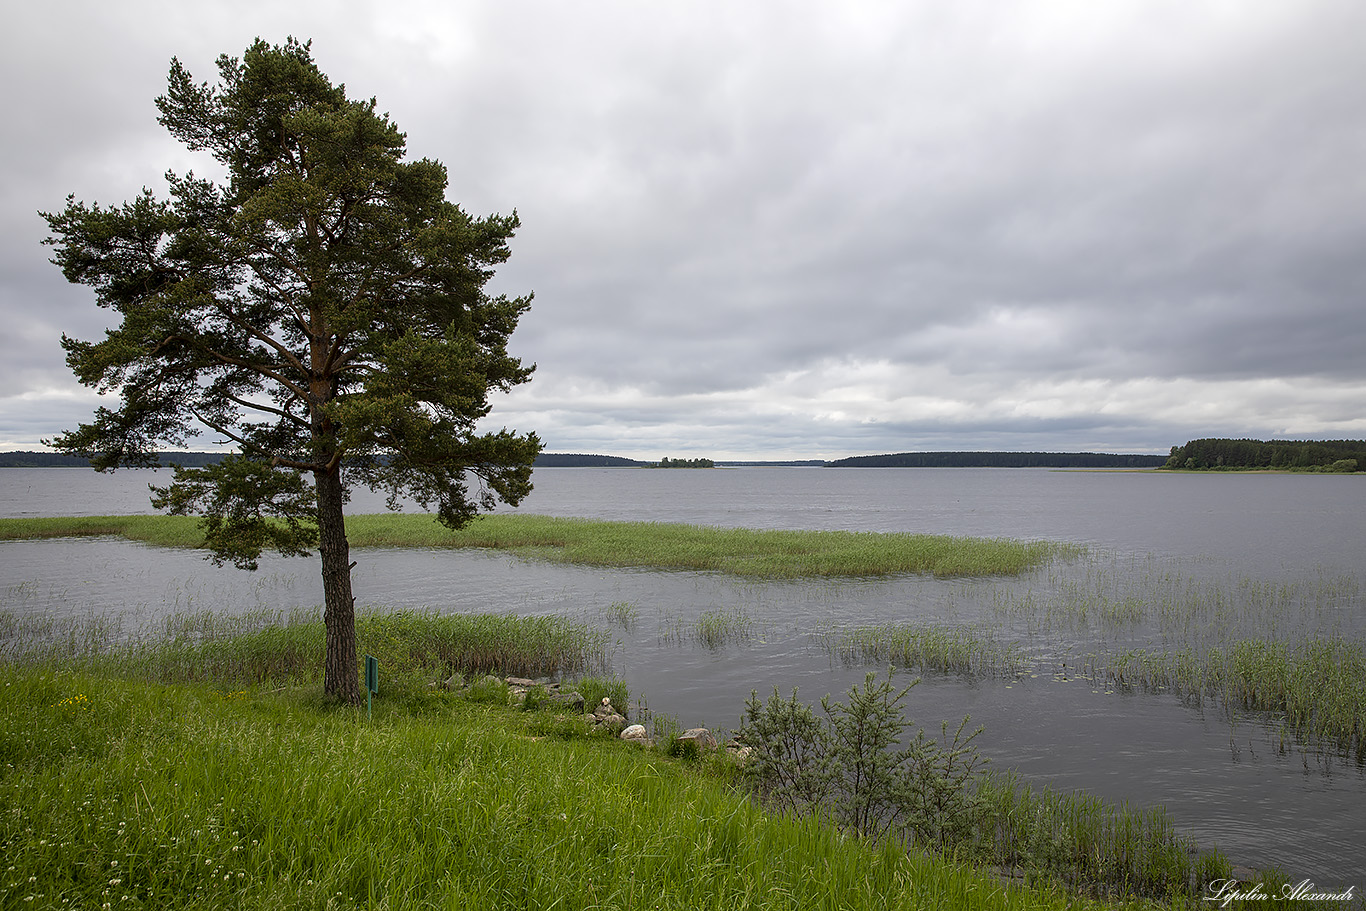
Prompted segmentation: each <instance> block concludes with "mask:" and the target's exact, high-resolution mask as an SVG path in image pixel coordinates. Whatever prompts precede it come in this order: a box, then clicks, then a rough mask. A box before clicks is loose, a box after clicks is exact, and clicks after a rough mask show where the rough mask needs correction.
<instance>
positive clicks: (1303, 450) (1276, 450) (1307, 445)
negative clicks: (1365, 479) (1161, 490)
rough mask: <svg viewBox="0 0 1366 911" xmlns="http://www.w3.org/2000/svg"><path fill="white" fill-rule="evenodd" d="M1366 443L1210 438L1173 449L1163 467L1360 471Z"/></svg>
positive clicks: (1353, 441) (1364, 463)
mask: <svg viewBox="0 0 1366 911" xmlns="http://www.w3.org/2000/svg"><path fill="white" fill-rule="evenodd" d="M1363 466H1366V440H1246V439H1243V440H1232V439H1222V438H1210V439H1200V440H1191V441H1189V442H1188V443H1186V444H1185V445H1184V446H1173V447H1172V451H1171V455H1170V456H1169V457H1168V458H1167V460H1166V463H1165V464H1164V465H1163V466H1162V467H1163V468H1166V469H1179V470H1184V471H1220V470H1234V469H1244V470H1246V469H1256V468H1261V469H1268V470H1270V469H1281V470H1285V471H1334V472H1353V471H1360V470H1361V469H1362V467H1363Z"/></svg>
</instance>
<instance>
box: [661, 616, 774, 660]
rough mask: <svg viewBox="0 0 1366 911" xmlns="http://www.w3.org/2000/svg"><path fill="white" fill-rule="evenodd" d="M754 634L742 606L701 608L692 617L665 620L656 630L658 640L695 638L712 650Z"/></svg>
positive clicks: (749, 639)
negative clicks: (700, 610) (662, 626)
mask: <svg viewBox="0 0 1366 911" xmlns="http://www.w3.org/2000/svg"><path fill="white" fill-rule="evenodd" d="M757 635H758V634H757V632H756V630H755V624H754V621H753V620H752V619H751V618H750V616H749V615H748V614H746V613H745V612H744V611H743V610H741V609H740V608H738V607H733V608H729V609H727V608H720V607H718V608H713V609H711V610H706V611H703V612H702V613H701V614H699V615H698V616H697V618H696V619H695V620H680V619H676V618H675V619H671V620H669V621H668V622H667V623H666V624H665V625H664V628H663V631H662V632H661V633H660V636H659V641H660V642H661V643H665V644H670V645H674V644H681V643H684V642H696V643H697V644H699V645H701V646H703V647H704V648H708V649H711V650H712V651H716V650H717V649H721V648H724V647H725V646H727V645H743V644H746V643H749V642H752V641H754V639H755V638H756V637H757Z"/></svg>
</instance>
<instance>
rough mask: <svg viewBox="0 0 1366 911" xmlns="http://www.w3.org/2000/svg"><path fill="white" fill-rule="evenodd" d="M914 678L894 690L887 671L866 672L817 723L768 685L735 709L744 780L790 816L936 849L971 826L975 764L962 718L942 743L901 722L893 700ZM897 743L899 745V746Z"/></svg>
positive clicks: (826, 703)
mask: <svg viewBox="0 0 1366 911" xmlns="http://www.w3.org/2000/svg"><path fill="white" fill-rule="evenodd" d="M918 682H919V680H918V679H917V680H915V681H913V682H912V683H911V684H910V685H908V686H906V687H903V688H901V689H899V690H898V689H896V688H894V687H893V686H892V681H891V674H890V673H889V674H888V676H887V678H886V679H885V680H878V679H877V675H876V674H871V673H870V674H869V675H868V676H867V677H866V678H865V680H864V684H863V687H862V688H861V689H860V688H859V687H858V686H857V685H855V686H854V687H852V688H851V689H850V690H849V694H848V703H847V704H846V703H841V702H834V701H832V700H831V699H830V697H829V696H826V697H825V698H824V699H822V700H821V709H822V712H823V717H822V716H820V715H817V714H816V713H815V712H814V711H813V710H812V709H811V707H810V706H808V705H806V704H805V703H803V702H801V701H800V700H798V698H797V691H796V690H793V691H792V697H791V698H790V699H783V698H782V697H781V696H779V695H778V691H777V690H776V689H775V690H774V691H773V695H772V696H771V697H770V698H769V699H768V701H767V702H766V703H761V702H760V701H759V697H758V694H757V693H752V694H751V695H750V698H749V701H748V702H747V703H746V705H745V715H744V718H743V719H742V720H741V725H740V729H739V730H738V731H737V733H736V739H737V740H738V741H739V742H740V743H742V744H743V745H744V746H746V747H749V749H750V750H751V753H750V757H749V761H748V763H747V765H746V775H747V777H748V779H749V781H750V783H751V786H753V787H754V788H755V789H756V790H757V791H758V792H759V793H760V794H761V795H763V796H764V798H765V799H766V800H768V801H769V802H770V803H772V804H774V805H775V806H778V807H780V808H782V809H786V810H791V811H793V812H796V813H829V814H830V815H831V816H832V817H833V818H834V820H835V821H836V822H837V823H838V824H840V825H842V826H846V827H848V828H851V829H853V830H855V831H858V832H860V833H862V834H864V835H868V836H872V837H882V836H885V835H889V834H895V835H898V836H900V837H902V838H910V839H915V840H919V841H922V842H927V843H930V844H933V845H934V846H936V847H940V848H943V847H945V846H946V845H947V844H948V843H949V841H950V840H951V839H953V838H955V837H958V836H960V835H961V834H962V833H964V832H967V831H970V830H971V828H972V824H973V806H974V803H973V796H972V787H971V785H972V780H973V777H974V773H975V770H976V769H977V767H978V766H979V765H981V763H982V762H983V760H982V759H981V757H980V756H979V755H978V753H977V751H976V748H975V747H974V746H973V745H972V741H973V739H974V738H975V737H976V736H977V734H979V733H980V732H981V729H980V728H979V729H978V730H977V731H975V732H973V733H972V734H969V735H967V736H964V730H965V729H966V727H967V723H968V719H967V718H964V719H963V721H962V723H961V724H959V725H958V728H957V730H956V731H955V733H954V736H953V738H952V740H949V738H948V725H947V724H945V725H944V726H943V733H944V742H943V743H942V744H941V742H940V741H938V740H936V739H934V738H932V737H929V736H927V735H926V733H925V731H924V729H920V730H919V731H918V732H917V734H916V736H915V738H914V739H911V740H909V741H905V738H904V734H905V732H906V730H907V728H909V727H910V723H909V722H908V721H907V720H906V717H905V712H904V708H903V704H904V702H905V699H906V696H907V694H908V693H909V692H910V691H911V688H912V687H914V686H915V685H916V683H918ZM903 741H905V742H904V743H903Z"/></svg>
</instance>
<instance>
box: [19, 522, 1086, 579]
mask: <svg viewBox="0 0 1366 911" xmlns="http://www.w3.org/2000/svg"><path fill="white" fill-rule="evenodd" d="M346 534H347V537H348V539H349V540H350V544H351V546H352V547H482V548H494V549H500V550H510V551H513V552H515V553H518V554H521V555H523V556H529V557H537V558H541V559H547V560H555V561H560V562H565V563H581V564H587V565H592V566H630V567H651V568H656V569H681V570H701V571H713V572H724V573H732V574H735V575H739V576H748V577H754V578H767V579H781V578H801V577H821V576H882V575H891V574H896V573H926V574H933V575H935V576H986V575H1013V574H1018V573H1021V572H1024V571H1025V570H1028V569H1032V568H1034V567H1036V566H1040V565H1042V564H1043V563H1045V562H1046V561H1047V560H1049V559H1050V558H1052V557H1054V556H1058V555H1060V554H1065V553H1070V552H1076V551H1077V550H1078V548H1076V547H1072V546H1069V545H1064V544H1053V543H1047V542H1042V541H1013V540H1008V539H1003V538H965V537H954V536H950V535H912V534H887V533H877V532H851V531H773V530H767V531H765V530H756V529H748V528H721V527H716V526H699V525H683V524H673V523H660V522H606V521H599V520H590V519H562V518H552V517H549V516H531V515H507V514H498V515H486V516H481V517H479V518H478V519H475V520H474V521H472V522H470V523H469V524H468V525H467V526H465V527H464V528H462V529H460V530H458V531H452V530H451V529H449V528H446V527H445V526H443V525H440V524H439V523H438V522H437V521H436V519H435V518H434V517H433V516H431V515H428V514H425V513H387V514H383V515H362V516H350V517H348V519H347V523H346ZM71 535H123V536H125V537H128V538H131V539H133V540H136V541H142V542H145V543H149V544H158V545H163V546H168V547H198V546H201V545H202V543H203V535H202V533H200V532H199V530H198V526H197V522H196V520H195V519H193V518H188V517H183V516H86V517H72V518H51V519H0V540H14V539H19V538H43V537H62V536H71Z"/></svg>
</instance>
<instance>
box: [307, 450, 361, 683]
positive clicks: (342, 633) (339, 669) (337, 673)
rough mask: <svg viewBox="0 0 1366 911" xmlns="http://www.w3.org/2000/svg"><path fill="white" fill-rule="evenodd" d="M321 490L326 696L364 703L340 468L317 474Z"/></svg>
mask: <svg viewBox="0 0 1366 911" xmlns="http://www.w3.org/2000/svg"><path fill="white" fill-rule="evenodd" d="M313 477H314V483H315V484H316V486H317V491H318V553H319V556H321V557H322V569H323V626H324V627H325V628H326V630H327V653H326V655H325V656H324V658H323V693H324V695H327V696H332V697H334V698H336V699H339V700H341V701H342V702H347V703H351V704H353V705H359V704H360V702H361V692H360V676H359V675H360V670H359V664H358V662H357V661H356V599H355V597H354V596H352V594H351V549H350V547H349V546H348V545H347V543H346V516H345V513H344V511H343V502H344V491H343V489H342V479H341V466H340V465H339V464H338V465H334V466H333V467H332V469H331V470H330V471H327V472H317V473H315V474H314V476H313Z"/></svg>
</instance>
